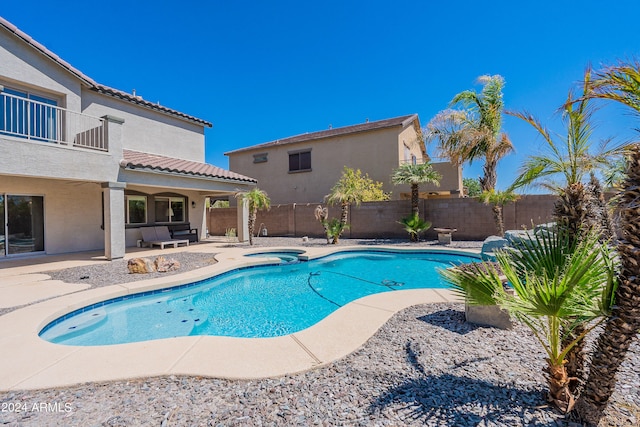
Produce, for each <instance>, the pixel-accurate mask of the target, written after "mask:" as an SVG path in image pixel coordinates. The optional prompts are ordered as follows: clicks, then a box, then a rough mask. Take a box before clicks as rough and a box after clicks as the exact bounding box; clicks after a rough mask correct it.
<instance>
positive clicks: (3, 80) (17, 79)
mask: <svg viewBox="0 0 640 427" xmlns="http://www.w3.org/2000/svg"><path fill="white" fill-rule="evenodd" d="M0 84H3V85H8V86H12V85H16V84H17V85H19V86H22V87H26V88H29V89H32V90H35V91H38V92H41V93H43V94H44V95H47V94H49V95H51V96H52V97H54V98H60V99H59V101H60V104H59V105H60V106H61V107H65V108H68V109H70V110H74V111H80V81H79V80H78V79H77V78H76V77H75V76H73V75H71V73H69V72H68V71H65V70H63V69H62V68H61V67H59V66H57V65H54V63H53V61H52V60H50V59H48V58H46V57H45V56H44V55H42V54H40V53H39V52H37V51H36V50H35V49H33V48H31V47H30V46H27V45H26V44H24V43H23V42H21V41H20V40H18V39H17V38H16V37H14V36H12V35H10V34H9V33H7V32H6V31H5V30H4V29H0Z"/></svg>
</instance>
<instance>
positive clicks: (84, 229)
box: [0, 175, 104, 254]
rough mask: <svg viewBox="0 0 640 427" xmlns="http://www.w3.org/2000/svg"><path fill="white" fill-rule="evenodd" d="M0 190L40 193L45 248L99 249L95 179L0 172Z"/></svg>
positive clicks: (99, 194) (98, 192) (99, 193)
mask: <svg viewBox="0 0 640 427" xmlns="http://www.w3.org/2000/svg"><path fill="white" fill-rule="evenodd" d="M0 193H8V194H13V195H24V196H44V221H45V224H44V244H45V252H46V253H48V254H58V253H64V252H78V251H87V250H96V249H102V248H103V247H104V231H103V230H102V229H101V228H100V226H101V225H102V216H101V212H102V190H101V188H100V185H99V184H97V183H88V182H87V183H79V182H74V181H63V180H50V179H36V178H22V177H9V176H3V175H0Z"/></svg>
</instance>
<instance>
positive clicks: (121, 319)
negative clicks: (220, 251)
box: [40, 251, 478, 346]
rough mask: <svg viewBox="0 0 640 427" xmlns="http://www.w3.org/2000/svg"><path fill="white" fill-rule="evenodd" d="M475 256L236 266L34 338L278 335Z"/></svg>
mask: <svg viewBox="0 0 640 427" xmlns="http://www.w3.org/2000/svg"><path fill="white" fill-rule="evenodd" d="M261 255H262V256H273V254H271V253H267V254H261ZM289 255H291V254H290V253H289ZM256 256H258V255H256ZM296 258H297V257H296ZM473 261H478V259H477V258H474V257H472V256H466V255H459V254H447V253H442V252H382V251H356V252H340V253H335V254H333V255H329V256H326V257H323V258H319V259H316V260H311V261H308V262H295V263H288V262H284V263H281V264H278V265H268V266H259V267H251V268H242V269H238V270H234V271H231V272H228V273H224V274H222V275H219V276H215V277H212V278H210V279H207V280H204V281H201V282H198V283H195V284H191V285H186V286H184V285H183V286H180V287H177V288H173V289H165V290H159V291H154V292H147V293H145V294H140V295H132V296H127V297H125V298H122V297H121V298H117V299H115V300H111V301H106V302H103V303H100V304H94V305H93V306H90V307H85V308H84V309H81V310H77V311H76V312H73V313H70V314H68V315H66V316H64V317H62V318H60V319H58V320H56V321H53V322H51V323H50V324H49V325H47V326H46V327H45V328H44V329H43V330H42V332H41V333H40V336H41V337H42V338H43V339H45V340H48V341H51V342H53V343H58V344H67V345H85V346H89V345H110V344H122V343H129V342H136V341H147V340H154V339H160V338H170V337H178V336H189V335H218V336H231V337H276V336H281V335H287V334H291V333H294V332H297V331H300V330H302V329H305V328H307V327H309V326H311V325H313V324H315V323H317V322H319V321H320V320H322V319H324V318H325V317H327V316H328V315H329V314H331V313H332V312H333V311H335V310H337V309H338V308H339V307H341V306H343V305H345V304H347V303H349V302H351V301H353V300H356V299H358V298H361V297H363V296H366V295H371V294H376V293H380V292H389V291H393V290H402V289H416V288H443V287H445V286H446V285H445V284H444V283H443V282H442V281H441V280H440V277H439V275H438V274H437V271H436V270H437V269H438V268H443V267H449V266H451V265H457V264H460V263H466V262H473ZM123 299H124V300H123Z"/></svg>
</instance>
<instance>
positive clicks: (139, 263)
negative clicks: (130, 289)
mask: <svg viewBox="0 0 640 427" xmlns="http://www.w3.org/2000/svg"><path fill="white" fill-rule="evenodd" d="M127 268H128V269H129V273H131V274H146V273H153V272H155V271H156V266H155V265H154V264H153V263H152V262H151V260H148V259H147V258H132V259H130V260H129V262H128V263H127Z"/></svg>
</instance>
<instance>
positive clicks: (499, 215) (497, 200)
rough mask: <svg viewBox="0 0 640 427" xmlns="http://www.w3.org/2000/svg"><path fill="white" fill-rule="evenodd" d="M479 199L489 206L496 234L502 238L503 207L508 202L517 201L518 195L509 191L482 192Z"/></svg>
mask: <svg viewBox="0 0 640 427" xmlns="http://www.w3.org/2000/svg"><path fill="white" fill-rule="evenodd" d="M479 199H480V201H481V202H482V203H484V204H486V205H491V209H492V211H493V218H494V220H495V222H496V228H497V230H498V234H499V235H500V236H504V215H503V211H504V205H506V204H507V203H509V202H513V201H516V200H517V199H518V195H517V194H516V193H514V192H513V191H511V190H506V191H495V190H489V191H483V192H482V194H480V197H479Z"/></svg>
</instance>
